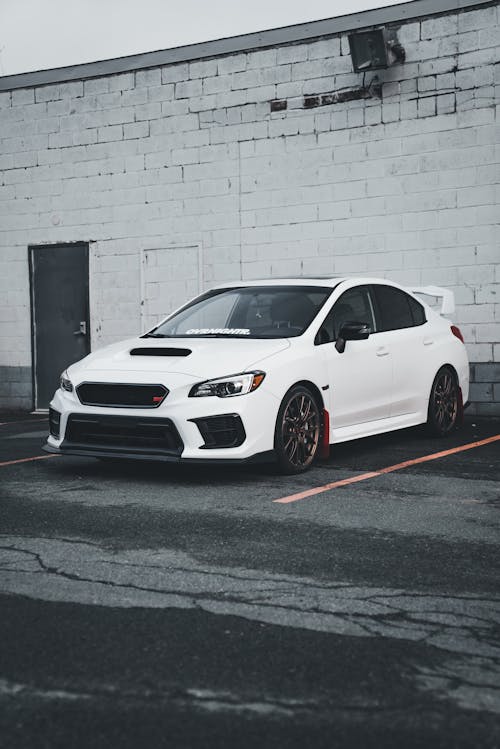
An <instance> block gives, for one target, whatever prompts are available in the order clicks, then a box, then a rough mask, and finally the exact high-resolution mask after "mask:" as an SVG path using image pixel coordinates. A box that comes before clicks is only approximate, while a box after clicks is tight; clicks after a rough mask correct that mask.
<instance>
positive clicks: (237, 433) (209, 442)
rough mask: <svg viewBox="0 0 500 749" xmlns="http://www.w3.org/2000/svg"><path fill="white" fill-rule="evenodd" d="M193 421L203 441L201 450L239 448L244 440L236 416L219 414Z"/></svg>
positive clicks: (243, 433) (243, 432)
mask: <svg viewBox="0 0 500 749" xmlns="http://www.w3.org/2000/svg"><path fill="white" fill-rule="evenodd" d="M190 421H194V423H195V424H196V425H197V427H198V429H199V430H200V434H201V436H202V437H203V439H204V440H205V444H204V445H202V446H201V448H200V449H202V450H214V449H216V448H218V447H239V446H240V445H242V444H243V443H244V441H245V439H246V434H245V429H244V427H243V422H242V421H241V418H240V417H239V416H238V414H221V415H220V416H206V417H205V418H204V419H190Z"/></svg>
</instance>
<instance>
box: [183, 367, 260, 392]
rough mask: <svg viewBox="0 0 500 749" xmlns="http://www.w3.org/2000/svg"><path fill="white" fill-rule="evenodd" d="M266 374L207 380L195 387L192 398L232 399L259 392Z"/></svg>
mask: <svg viewBox="0 0 500 749" xmlns="http://www.w3.org/2000/svg"><path fill="white" fill-rule="evenodd" d="M265 376H266V375H265V373H264V372H244V373H243V374H238V375H229V377H219V378H217V379H216V380H207V381H206V382H200V383H199V384H198V385H194V386H193V387H192V388H191V390H190V392H189V397H190V398H203V397H205V396H207V395H216V396H217V397H218V398H232V397H233V396H235V395H245V394H246V393H251V392H253V391H254V390H257V388H258V387H259V385H261V383H262V380H263V379H264V377H265Z"/></svg>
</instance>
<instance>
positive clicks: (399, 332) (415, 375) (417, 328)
mask: <svg viewBox="0 0 500 749" xmlns="http://www.w3.org/2000/svg"><path fill="white" fill-rule="evenodd" d="M372 291H373V294H374V302H375V313H376V317H377V330H378V332H377V334H376V335H375V336H374V337H375V338H376V339H377V340H378V341H379V342H380V344H381V345H383V346H385V347H387V349H388V350H389V351H390V355H391V357H392V360H393V365H394V370H393V385H392V391H393V392H392V406H391V416H403V415H406V414H413V413H417V412H419V411H421V410H422V407H423V403H425V401H426V399H427V398H428V393H427V392H426V383H427V380H428V374H427V373H428V370H429V366H430V354H431V351H430V347H431V346H432V344H433V341H432V340H431V338H430V337H427V336H426V331H427V328H428V324H426V318H425V311H424V308H423V307H422V305H421V304H420V303H419V302H417V301H416V300H415V299H414V298H413V297H411V296H409V294H406V292H404V291H403V290H402V289H398V288H396V287H394V286H386V285H383V284H374V285H373V286H372Z"/></svg>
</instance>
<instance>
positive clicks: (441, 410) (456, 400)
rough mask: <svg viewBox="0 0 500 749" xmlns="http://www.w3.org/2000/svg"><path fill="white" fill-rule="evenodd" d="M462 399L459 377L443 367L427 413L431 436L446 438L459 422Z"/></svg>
mask: <svg viewBox="0 0 500 749" xmlns="http://www.w3.org/2000/svg"><path fill="white" fill-rule="evenodd" d="M459 411H460V397H459V387H458V382H457V377H456V374H455V372H454V371H453V370H452V369H451V368H450V367H446V366H445V367H441V369H440V370H439V371H438V373H437V375H436V376H435V378H434V382H433V383H432V388H431V394H430V398H429V408H428V412H427V427H428V429H429V431H430V432H431V434H434V435H436V436H438V437H446V436H447V435H448V434H451V432H453V430H454V429H455V428H456V426H457V424H458V421H459Z"/></svg>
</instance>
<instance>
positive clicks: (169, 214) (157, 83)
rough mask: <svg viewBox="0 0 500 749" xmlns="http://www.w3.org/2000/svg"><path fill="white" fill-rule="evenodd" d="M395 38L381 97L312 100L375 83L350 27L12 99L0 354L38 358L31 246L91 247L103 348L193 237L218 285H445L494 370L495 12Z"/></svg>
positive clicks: (6, 122)
mask: <svg viewBox="0 0 500 749" xmlns="http://www.w3.org/2000/svg"><path fill="white" fill-rule="evenodd" d="M398 34H399V38H400V40H401V42H402V43H403V44H404V46H405V49H406V55H407V57H406V62H405V64H403V65H396V66H394V67H392V68H390V69H388V70H386V71H380V73H379V78H380V82H381V84H382V98H381V99H380V98H375V97H374V98H369V99H365V100H361V101H347V102H344V103H337V104H332V105H327V106H318V107H316V108H311V109H307V108H304V99H303V97H304V96H317V95H321V94H324V93H335V92H339V91H343V90H345V89H349V88H356V87H358V86H360V85H361V84H362V82H363V75H361V74H359V75H358V74H355V73H353V71H352V65H351V59H350V56H349V47H348V43H347V36H346V35H345V34H343V35H341V36H338V37H333V38H331V39H326V40H325V39H322V40H318V41H313V42H310V43H303V44H296V45H290V46H282V47H279V48H276V49H270V50H264V51H262V50H259V51H253V52H252V51H250V52H248V53H239V54H235V55H229V56H227V57H220V58H218V59H210V60H198V61H193V62H191V63H182V64H175V65H169V66H165V67H163V68H155V69H151V70H139V71H137V72H135V73H125V74H120V75H112V76H108V77H102V78H97V79H94V80H86V81H83V82H73V83H64V84H57V85H56V84H54V85H47V86H42V87H38V88H35V89H33V88H27V89H21V90H16V91H13V92H12V93H6V94H0V169H1V170H2V171H1V176H0V290H1V302H0V366H2V365H3V366H10V367H29V366H30V365H31V344H30V299H29V277H28V263H27V246H28V245H43V244H49V243H57V242H63V243H67V242H71V241H88V242H90V248H91V310H92V315H91V316H92V319H91V327H92V333H91V334H92V346H93V347H94V348H95V347H97V346H101V345H103V344H106V343H108V342H111V341H114V340H116V339H119V338H122V337H124V336H126V335H129V334H134V333H136V332H137V331H138V330H140V328H141V302H144V299H142V298H141V293H142V292H141V282H140V278H141V257H142V253H143V251H144V250H148V249H149V250H152V249H155V248H158V249H161V248H165V247H170V248H175V247H177V248H182V247H188V248H193V247H195V248H201V251H202V253H203V268H202V283H203V285H204V286H205V287H206V286H210V285H211V284H214V283H217V282H220V281H226V280H231V279H239V278H244V279H251V278H258V277H275V276H281V275H285V276H286V275H300V274H304V275H314V274H367V273H369V274H373V275H378V276H383V277H386V278H390V279H393V280H396V281H400V282H402V283H411V284H421V283H422V284H425V283H429V282H433V283H438V284H442V285H444V286H448V287H450V288H452V289H453V290H454V292H455V294H456V299H457V303H458V308H457V313H456V319H457V322H458V323H459V324H460V325H461V326H462V327H463V330H464V333H465V336H466V340H467V344H468V350H469V353H470V357H471V361H472V362H477V363H478V366H481V367H482V366H483V365H484V366H486V365H487V366H490V370H484V369H482V370H481V373H482V374H481V377H483V378H484V377H486V374H485V373H486V371H490V372H493V371H498V370H497V369H495V370H493V369H491V367H494V362H498V361H499V358H500V348H499V343H498V341H499V340H500V330H499V328H500V262H499V261H500V249H499V243H498V223H499V220H500V215H499V208H498V203H499V197H500V179H499V176H500V166H499V161H500V150H499V145H498V144H499V134H500V127H499V111H500V102H499V89H500V66H499V65H498V62H497V61H498V59H499V44H500V27H499V8H498V6H497V5H495V6H490V7H485V8H481V9H478V10H473V11H463V12H460V13H451V14H448V15H445V16H441V17H435V18H430V19H425V20H422V21H421V22H419V21H413V22H411V23H408V24H405V25H403V26H401V28H400V29H399V32H398ZM275 99H286V100H287V109H286V110H284V111H276V112H271V107H270V102H271V101H272V100H275ZM188 255H189V253H188ZM142 306H144V305H142ZM153 307H154V309H155V312H156V311H158V314H160V309H159V306H158V301H157V300H156V301H155V303H154V305H153V306H152V307H151V309H153ZM168 309H169V305H168V303H166V304H165V310H168ZM478 372H479V370H478ZM481 382H483V380H481ZM486 384H487V383H486ZM490 385H491V387H490V388H489V390H488V388H487V387H486V389H485V387H484V385H481V387H480V386H479V380H478V385H477V386H476V394H474V391H473V397H475V395H476V396H477V398H476V400H478V401H481V403H482V404H483V405H482V412H483V413H488V412H494V411H495V410H496V409H497V408H498V406H496V405H494V404H493V399H494V397H496V396H495V393H496V392H497V390H498V388H497V390H495V389H494V387H493V381H492V382H491V383H490ZM11 395H12V393H11ZM7 401H8V398H7V399H6V398H5V397H4V399H3V400H2V395H1V394H0V405H1V404H4V405H5V404H6V403H7ZM14 401H15V398H11V400H10V402H11V403H14ZM17 405H19V404H17Z"/></svg>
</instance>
